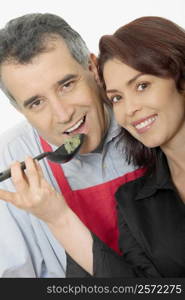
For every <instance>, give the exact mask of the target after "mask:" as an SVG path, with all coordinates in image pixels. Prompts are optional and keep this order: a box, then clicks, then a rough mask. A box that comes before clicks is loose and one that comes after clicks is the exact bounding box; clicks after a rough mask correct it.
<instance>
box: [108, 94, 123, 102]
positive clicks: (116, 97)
mask: <svg viewBox="0 0 185 300" xmlns="http://www.w3.org/2000/svg"><path fill="white" fill-rule="evenodd" d="M110 100H111V102H112V103H116V102H118V101H119V100H121V96H119V95H117V96H113V97H111V98H110Z"/></svg>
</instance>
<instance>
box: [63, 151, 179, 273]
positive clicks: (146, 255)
mask: <svg viewBox="0 0 185 300" xmlns="http://www.w3.org/2000/svg"><path fill="white" fill-rule="evenodd" d="M115 196H116V199H117V204H118V205H117V209H118V223H119V232H120V238H119V246H120V249H121V251H122V253H123V255H122V256H119V255H117V254H116V253H114V251H112V250H111V249H109V248H108V247H107V246H106V245H105V244H104V243H103V242H102V241H100V240H99V239H98V238H97V237H96V236H94V235H93V234H92V236H93V240H94V242H93V266H94V276H95V277H124V278H128V277H149V278H151V277H157V278H159V277H173V278H175V277H185V205H184V203H183V202H182V200H181V199H180V197H179V195H178V192H177V190H176V188H175V186H174V184H173V182H172V180H171V176H170V172H169V168H168V164H167V161H166V157H165V155H164V154H163V153H162V152H160V154H159V156H158V159H157V163H156V170H155V172H153V173H152V174H151V175H145V176H143V177H141V178H139V179H137V180H134V181H132V182H128V183H126V184H124V185H123V186H121V187H120V188H119V189H118V191H117V192H116V195H115ZM86 276H89V274H88V273H87V272H85V271H84V270H83V269H82V268H81V267H80V266H79V265H78V264H76V262H74V261H73V260H72V259H71V258H70V257H69V256H68V263H67V277H86Z"/></svg>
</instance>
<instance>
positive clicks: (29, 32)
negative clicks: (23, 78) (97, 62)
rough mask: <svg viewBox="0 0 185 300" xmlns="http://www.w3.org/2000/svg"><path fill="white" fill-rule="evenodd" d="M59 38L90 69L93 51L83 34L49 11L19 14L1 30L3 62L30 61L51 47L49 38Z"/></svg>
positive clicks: (21, 62) (1, 61)
mask: <svg viewBox="0 0 185 300" xmlns="http://www.w3.org/2000/svg"><path fill="white" fill-rule="evenodd" d="M58 37H61V38H62V39H63V40H64V41H65V43H66V45H67V47H68V49H69V51H70V53H71V55H72V57H73V58H74V59H75V60H76V61H77V62H78V63H79V64H81V65H82V66H83V67H84V68H87V66H88V60H89V54H90V52H89V50H88V48H87V46H86V44H85V42H84V40H83V39H82V37H81V36H80V35H79V33H78V32H76V31H75V30H74V29H73V28H72V27H71V26H70V25H69V24H68V23H67V22H66V21H65V20H64V19H63V18H61V17H59V16H57V15H54V14H49V13H44V14H41V13H34V14H27V15H24V16H21V17H18V18H16V19H13V20H10V21H9V22H8V23H7V24H6V25H5V27H4V28H3V29H1V30H0V65H1V64H2V63H4V62H6V61H15V62H16V63H20V64H27V63H29V62H30V61H31V60H32V59H33V58H34V57H35V56H36V55H38V54H40V53H43V52H46V51H47V50H48V43H47V42H48V41H49V40H54V39H57V38H58ZM0 85H1V86H0V88H1V89H2V90H3V92H4V93H5V94H6V95H7V96H8V98H9V99H10V101H11V102H12V100H14V99H12V96H11V95H10V94H9V92H8V91H7V90H6V88H5V87H4V86H3V84H2V82H1V83H0ZM13 102H14V101H13ZM14 104H15V103H14Z"/></svg>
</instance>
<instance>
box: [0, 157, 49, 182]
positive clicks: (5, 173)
mask: <svg viewBox="0 0 185 300" xmlns="http://www.w3.org/2000/svg"><path fill="white" fill-rule="evenodd" d="M50 153H51V152H43V153H41V154H39V155H37V156H35V157H34V158H33V159H37V160H40V159H42V158H44V157H46V156H47V155H48V154H50ZM20 164H21V169H22V170H24V169H26V165H25V162H24V161H22V162H21V163H20ZM10 177H11V169H7V170H5V171H3V172H0V182H1V181H4V180H5V179H8V178H10Z"/></svg>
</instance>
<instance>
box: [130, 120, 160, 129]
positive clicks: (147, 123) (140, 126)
mask: <svg viewBox="0 0 185 300" xmlns="http://www.w3.org/2000/svg"><path fill="white" fill-rule="evenodd" d="M156 118H157V117H152V118H150V119H147V120H146V121H144V122H141V123H139V124H137V125H136V126H135V127H136V128H137V129H141V128H144V127H146V126H148V125H150V124H151V123H152V122H154V121H155V120H156Z"/></svg>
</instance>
